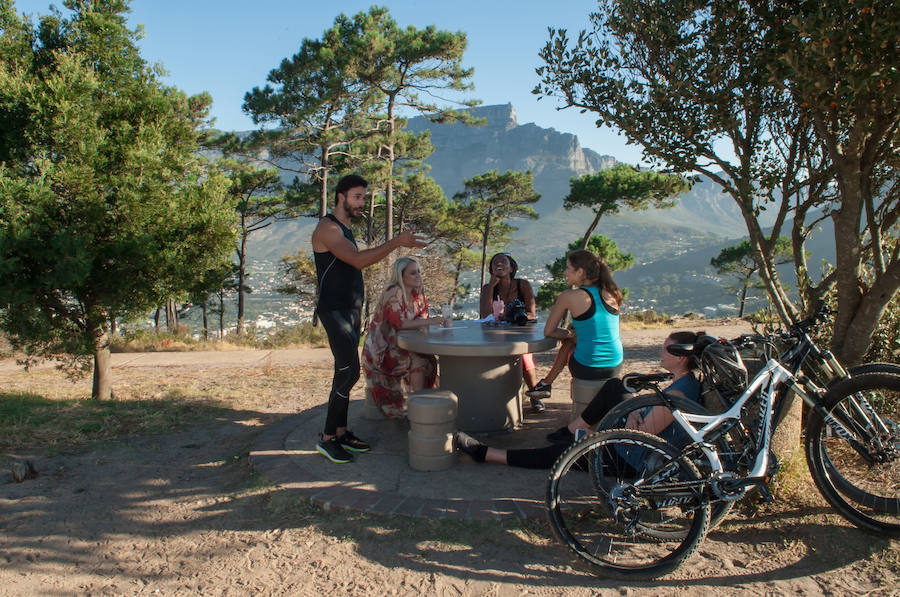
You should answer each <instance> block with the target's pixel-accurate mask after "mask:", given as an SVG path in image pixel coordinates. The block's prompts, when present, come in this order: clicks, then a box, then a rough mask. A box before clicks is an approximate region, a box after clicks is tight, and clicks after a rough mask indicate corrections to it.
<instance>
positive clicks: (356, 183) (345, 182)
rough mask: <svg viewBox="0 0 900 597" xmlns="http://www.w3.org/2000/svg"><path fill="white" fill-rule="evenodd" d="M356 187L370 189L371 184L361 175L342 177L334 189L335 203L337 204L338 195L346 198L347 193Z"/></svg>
mask: <svg viewBox="0 0 900 597" xmlns="http://www.w3.org/2000/svg"><path fill="white" fill-rule="evenodd" d="M355 187H365V188H369V182H368V181H367V180H366V179H365V178H363V177H362V176H360V175H359V174H348V175H347V176H344V177H342V178H341V179H340V180H339V181H338V183H337V187H335V189H334V202H335V203H337V196H338V193H340V194H341V195H345V196H346V195H347V191H349V190H350V189H352V188H355Z"/></svg>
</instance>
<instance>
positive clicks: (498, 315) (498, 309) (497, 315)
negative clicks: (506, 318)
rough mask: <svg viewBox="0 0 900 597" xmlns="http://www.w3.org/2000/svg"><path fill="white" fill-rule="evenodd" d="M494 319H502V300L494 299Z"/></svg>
mask: <svg viewBox="0 0 900 597" xmlns="http://www.w3.org/2000/svg"><path fill="white" fill-rule="evenodd" d="M493 306H494V321H500V320H501V319H503V301H501V300H496V301H494V304H493Z"/></svg>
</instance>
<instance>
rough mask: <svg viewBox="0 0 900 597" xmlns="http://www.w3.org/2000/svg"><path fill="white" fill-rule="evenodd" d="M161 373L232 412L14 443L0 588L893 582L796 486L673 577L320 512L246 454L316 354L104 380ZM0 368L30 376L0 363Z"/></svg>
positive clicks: (420, 523) (104, 590)
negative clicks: (18, 466) (610, 571)
mask: <svg viewBox="0 0 900 597" xmlns="http://www.w3.org/2000/svg"><path fill="white" fill-rule="evenodd" d="M732 331H733V330H730V329H729V330H721V331H717V332H716V333H721V335H723V336H730V335H734V334H732V333H731V332H732ZM665 333H666V331H665V330H662V331H660V330H647V331H640V332H627V333H626V334H625V340H626V344H627V346H628V349H627V352H628V355H629V364H630V365H631V366H630V367H628V369H629V370H632V369H642V370H649V369H653V368H654V367H653V365H654V363H655V362H656V359H657V357H658V346H659V344H660V338H661V337H662V336H665ZM214 354H225V355H227V354H229V353H214ZM320 354H321V353H320ZM325 355H326V357H327V352H326V353H325ZM255 356H260V355H258V354H257V355H255ZM310 356H314V355H312V354H311V355H310ZM160 358H161V357H160ZM547 364H548V363H547V360H546V359H544V360H543V362H542V361H541V360H539V367H545V366H547ZM160 371H163V372H164V373H163V375H165V380H166V383H167V384H169V385H170V386H172V387H188V386H190V387H195V386H197V385H198V384H199V385H200V386H201V387H210V388H211V389H210V390H209V391H211V392H213V393H216V394H220V395H223V396H225V395H229V396H230V395H231V394H229V392H234V395H233V397H231V398H229V400H230V402H231V404H233V408H232V409H231V410H230V411H228V412H229V413H230V414H229V415H228V416H225V417H223V418H221V419H220V420H216V421H211V422H208V423H204V424H202V425H197V426H194V427H192V428H190V429H181V430H177V431H172V432H170V433H165V434H160V435H154V436H152V437H141V438H136V439H131V440H123V441H118V442H114V443H110V444H105V445H103V446H101V447H97V448H95V449H92V450H89V451H85V452H81V453H77V454H69V455H59V456H55V457H52V458H48V457H45V456H43V455H42V454H39V453H35V454H24V453H21V454H16V455H15V456H17V457H24V456H30V457H33V458H35V459H36V461H37V463H38V467H39V469H40V471H41V475H40V477H39V478H38V479H35V480H32V481H26V482H24V483H19V484H13V483H9V482H5V481H7V480H8V479H6V478H4V477H2V476H0V595H17V596H18V595H72V594H79V595H80V594H85V595H159V594H162V595H325V594H335V595H440V596H444V595H498V596H499V595H504V596H505V595H526V594H527V595H571V596H582V595H594V594H598V593H602V594H610V595H612V594H620V595H690V596H698V597H699V596H703V597H706V596H708V595H734V594H740V595H781V594H785V595H790V594H797V595H897V594H900V585H898V578H900V556H898V549H897V548H898V544H897V542H888V541H884V540H879V539H873V538H872V537H869V536H867V535H864V534H863V533H861V532H859V531H857V530H856V529H855V528H853V527H851V526H849V525H848V524H847V523H845V522H844V521H843V520H842V519H841V518H839V517H838V516H836V515H835V514H834V513H832V511H831V510H829V509H828V508H827V507H826V505H825V504H824V502H823V501H822V500H820V499H819V498H818V496H816V495H814V492H813V491H811V490H810V489H809V488H807V489H806V490H805V492H804V491H801V492H799V493H801V494H803V493H806V494H807V495H809V497H806V498H803V497H801V498H797V499H793V500H791V501H790V502H784V501H782V502H779V503H777V504H776V505H775V506H772V507H767V508H765V509H761V510H758V511H756V512H755V513H750V512H748V511H746V510H744V511H743V512H738V513H736V514H734V515H733V516H732V517H730V518H729V520H728V521H727V522H726V524H724V525H723V526H722V527H720V528H719V529H717V530H715V531H713V532H712V533H710V535H709V537H708V538H707V540H706V541H705V543H704V544H703V546H702V548H701V550H700V552H699V553H698V554H697V555H695V556H694V557H693V558H692V559H690V560H689V561H688V563H687V564H686V565H685V566H684V567H683V568H682V569H681V570H679V571H678V573H677V574H675V575H674V576H673V577H672V578H670V579H666V580H662V581H658V582H656V583H650V584H633V585H631V586H628V585H626V584H624V583H620V582H612V581H607V580H603V579H598V578H596V577H595V576H593V575H592V574H591V572H590V571H589V570H587V569H585V568H584V567H582V566H581V565H579V564H578V563H576V562H575V560H573V558H572V557H571V556H570V554H569V552H568V551H567V550H566V549H565V548H564V547H562V546H560V545H559V544H557V543H556V542H555V540H553V539H552V535H551V533H550V531H549V528H548V527H547V525H546V524H544V523H542V522H538V523H533V522H532V523H523V522H516V523H508V522H504V523H500V522H494V521H488V522H476V521H470V522H451V521H433V520H413V519H408V518H404V517H401V516H388V517H376V516H367V515H355V514H352V513H346V512H337V513H330V512H323V511H321V510H319V509H318V508H315V507H312V506H310V505H309V504H307V503H304V502H302V501H298V500H296V499H295V498H293V497H292V496H290V495H289V494H287V493H286V492H283V491H281V490H279V489H278V488H276V487H271V486H270V485H268V483H267V482H266V480H265V479H263V478H260V477H259V476H258V475H256V474H255V473H254V472H253V471H252V470H250V469H249V467H248V466H247V453H248V450H249V447H250V446H251V444H252V442H253V439H254V437H255V436H256V435H257V433H258V432H259V429H260V426H261V425H265V424H267V423H269V422H271V421H274V420H276V419H278V418H280V417H282V416H284V415H285V414H288V413H294V412H299V411H303V410H305V409H307V408H310V407H312V406H314V405H316V404H318V401H319V400H320V399H321V396H323V395H324V394H325V392H326V387H327V382H328V379H329V377H330V374H329V371H330V360H329V359H327V358H324V359H319V358H312V359H311V360H308V361H304V362H303V363H298V362H284V363H281V362H279V361H278V359H277V358H276V359H274V362H272V361H270V362H268V363H266V361H265V360H263V361H259V360H258V359H257V360H256V361H254V362H253V363H252V364H250V365H247V364H240V363H238V364H234V363H232V364H229V365H228V366H221V362H219V363H218V364H217V363H216V359H215V358H214V357H212V356H210V357H197V356H195V357H192V358H191V359H184V358H182V359H180V360H177V361H173V362H171V363H155V364H153V365H152V366H151V365H149V364H147V361H145V362H144V363H138V362H137V361H135V362H133V363H132V365H130V366H129V365H128V364H127V363H124V362H120V363H119V364H118V365H117V371H116V375H117V380H119V382H117V383H120V384H121V385H122V386H125V387H126V388H127V387H129V384H130V386H131V387H133V388H137V389H139V390H140V391H145V390H144V389H143V388H146V387H152V383H156V384H158V383H159V377H160ZM32 375H34V374H32ZM44 375H45V377H43V378H42V380H43V381H42V383H44V384H46V383H48V382H47V381H46V376H47V375H49V374H48V373H46V372H45V373H44ZM29 379H31V380H32V381H29ZM0 381H2V382H3V384H4V386H5V387H7V388H15V389H21V388H24V387H27V386H28V384H29V383H33V378H29V376H28V375H25V374H23V373H21V372H20V371H18V370H15V369H0ZM66 383H68V382H66ZM204 384H205V385H204ZM235 388H236V389H235ZM136 391H137V390H136ZM357 393H359V388H358V389H357ZM360 397H361V394H360V395H357V394H356V393H355V394H354V396H353V398H354V399H358V398H360Z"/></svg>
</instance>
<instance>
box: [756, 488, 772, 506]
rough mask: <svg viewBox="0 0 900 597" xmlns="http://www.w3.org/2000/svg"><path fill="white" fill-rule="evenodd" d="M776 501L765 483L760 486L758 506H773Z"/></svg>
mask: <svg viewBox="0 0 900 597" xmlns="http://www.w3.org/2000/svg"><path fill="white" fill-rule="evenodd" d="M774 501H775V497H774V496H773V495H772V492H771V491H769V486H768V485H766V484H765V483H761V484H760V485H759V497H758V498H757V499H756V503H757V504H771V503H772V502H774Z"/></svg>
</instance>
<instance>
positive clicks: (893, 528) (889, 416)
mask: <svg viewBox="0 0 900 597" xmlns="http://www.w3.org/2000/svg"><path fill="white" fill-rule="evenodd" d="M823 400H824V403H825V408H826V410H827V411H828V414H829V416H830V417H834V419H835V420H836V421H838V422H839V423H840V424H841V425H842V426H843V427H844V428H845V429H846V430H847V431H848V432H849V437H848V438H844V437H841V436H840V435H839V434H838V433H835V432H834V430H833V429H832V428H831V427H829V426H828V424H827V423H826V422H825V421H824V420H823V419H822V418H821V417H819V416H813V417H810V421H809V423H808V425H807V428H806V446H805V447H806V460H807V463H808V464H809V469H810V472H811V473H812V476H813V480H814V481H815V483H816V486H817V487H818V488H819V490H820V491H821V492H822V495H823V496H824V497H825V499H826V500H828V502H829V503H830V504H831V505H832V506H833V507H834V508H835V509H836V510H837V511H838V512H839V513H840V514H841V515H842V516H843V517H845V518H846V519H847V520H849V521H850V522H852V523H853V524H855V525H856V526H858V527H860V528H861V529H864V530H866V531H869V532H872V533H876V534H878V535H883V536H891V537H900V375H894V374H890V373H884V372H864V373H854V374H853V377H851V378H850V379H845V380H841V381H839V382H836V383H834V384H833V385H832V386H831V387H829V389H828V393H827V394H826V395H825V397H824V399H823ZM851 441H852V442H858V444H859V445H860V446H862V447H861V449H860V450H858V449H856V448H854V446H853V445H852V443H851Z"/></svg>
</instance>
